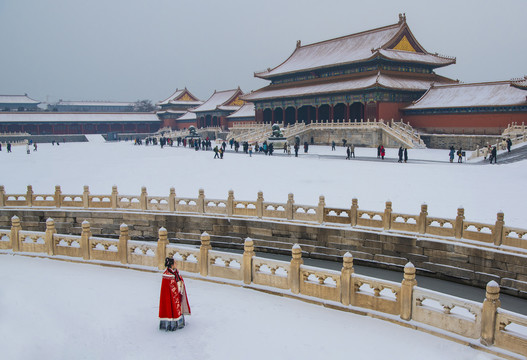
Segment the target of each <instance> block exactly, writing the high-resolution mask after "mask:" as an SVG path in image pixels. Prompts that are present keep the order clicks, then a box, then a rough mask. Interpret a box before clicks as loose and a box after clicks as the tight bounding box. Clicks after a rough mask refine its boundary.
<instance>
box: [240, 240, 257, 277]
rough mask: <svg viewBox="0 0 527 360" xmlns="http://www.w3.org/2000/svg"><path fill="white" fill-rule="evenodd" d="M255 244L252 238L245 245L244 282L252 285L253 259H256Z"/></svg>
mask: <svg viewBox="0 0 527 360" xmlns="http://www.w3.org/2000/svg"><path fill="white" fill-rule="evenodd" d="M254 255H255V254H254V243H253V240H252V239H251V238H247V239H245V243H244V245H243V264H242V272H243V282H244V283H245V284H250V283H251V282H252V280H253V277H252V275H253V257H254Z"/></svg>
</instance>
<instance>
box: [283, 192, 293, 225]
mask: <svg viewBox="0 0 527 360" xmlns="http://www.w3.org/2000/svg"><path fill="white" fill-rule="evenodd" d="M294 204H295V198H294V195H293V193H289V194H288V195H287V203H286V204H285V213H286V214H285V216H286V219H287V220H293V205H294Z"/></svg>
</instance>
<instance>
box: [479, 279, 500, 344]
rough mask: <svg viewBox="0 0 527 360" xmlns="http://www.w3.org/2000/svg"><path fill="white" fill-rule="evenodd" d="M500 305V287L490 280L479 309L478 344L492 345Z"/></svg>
mask: <svg viewBox="0 0 527 360" xmlns="http://www.w3.org/2000/svg"><path fill="white" fill-rule="evenodd" d="M500 305H501V301H500V286H499V285H498V283H497V282H496V281H494V280H492V281H490V282H489V283H488V284H487V293H486V295H485V301H483V307H482V309H481V339H480V342H481V343H482V344H483V345H485V346H491V345H493V344H494V337H495V331H496V317H497V314H498V308H499V307H500Z"/></svg>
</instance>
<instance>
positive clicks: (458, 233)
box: [454, 207, 465, 239]
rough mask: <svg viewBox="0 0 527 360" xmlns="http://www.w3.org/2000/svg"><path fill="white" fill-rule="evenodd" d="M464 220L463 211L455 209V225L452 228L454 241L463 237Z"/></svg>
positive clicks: (462, 209)
mask: <svg viewBox="0 0 527 360" xmlns="http://www.w3.org/2000/svg"><path fill="white" fill-rule="evenodd" d="M464 220H465V209H464V208H462V207H460V208H458V209H457V216H456V224H455V226H454V236H455V237H456V239H461V238H462V237H463V221H464Z"/></svg>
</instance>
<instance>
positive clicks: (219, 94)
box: [191, 88, 243, 112]
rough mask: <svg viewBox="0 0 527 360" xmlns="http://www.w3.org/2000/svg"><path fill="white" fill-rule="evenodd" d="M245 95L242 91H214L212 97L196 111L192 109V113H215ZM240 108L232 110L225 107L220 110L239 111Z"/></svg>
mask: <svg viewBox="0 0 527 360" xmlns="http://www.w3.org/2000/svg"><path fill="white" fill-rule="evenodd" d="M241 94H243V93H242V91H241V90H240V89H239V88H238V89H233V90H223V91H214V93H213V94H212V96H211V97H210V98H209V99H208V100H207V101H205V102H204V103H203V104H202V105H200V106H198V107H197V108H195V109H192V110H191V111H192V112H200V111H214V110H216V109H219V108H220V107H221V106H224V107H225V105H226V104H228V103H229V102H230V101H231V100H234V98H235V97H236V96H237V95H241ZM238 109H239V106H236V107H233V109H230V106H229V107H225V108H224V109H220V110H238Z"/></svg>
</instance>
